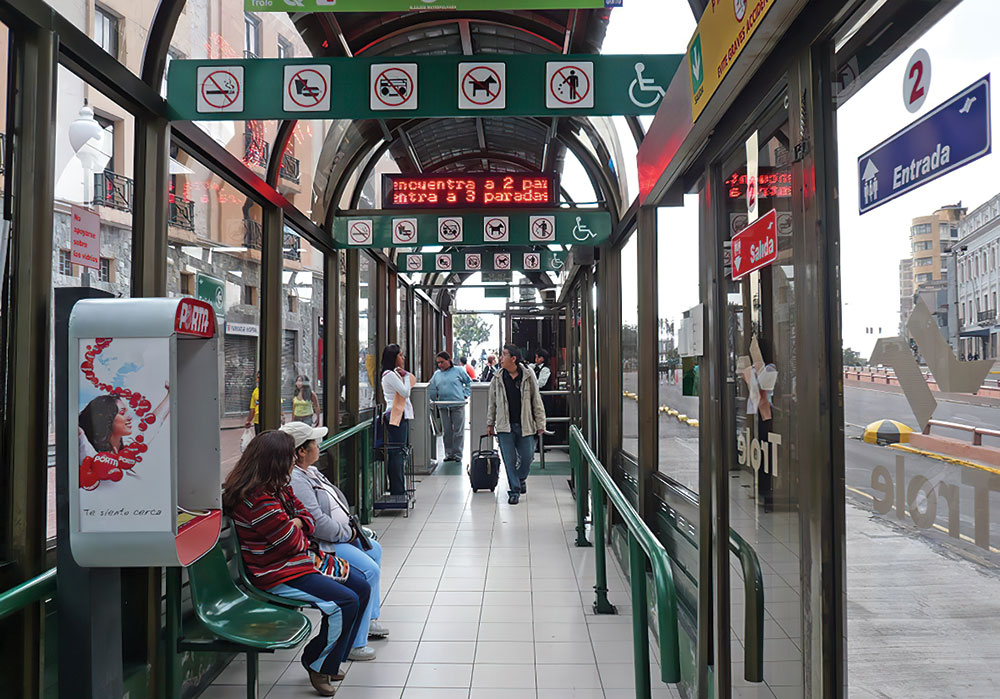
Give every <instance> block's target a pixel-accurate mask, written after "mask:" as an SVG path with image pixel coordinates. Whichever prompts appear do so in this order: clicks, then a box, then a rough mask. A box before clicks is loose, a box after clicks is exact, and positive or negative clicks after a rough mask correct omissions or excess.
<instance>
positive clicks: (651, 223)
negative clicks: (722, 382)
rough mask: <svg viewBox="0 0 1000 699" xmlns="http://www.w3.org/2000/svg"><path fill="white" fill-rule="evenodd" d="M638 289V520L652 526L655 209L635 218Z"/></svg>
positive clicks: (656, 393) (656, 363)
mask: <svg viewBox="0 0 1000 699" xmlns="http://www.w3.org/2000/svg"><path fill="white" fill-rule="evenodd" d="M635 235H636V236H637V243H638V246H637V247H638V257H639V270H638V272H639V274H638V288H639V289H642V290H643V291H644V292H645V293H640V294H639V337H638V343H639V376H638V379H639V386H640V388H639V389H638V391H639V411H638V412H639V455H638V456H639V463H638V467H639V468H638V473H637V474H636V475H637V477H638V481H639V482H638V491H639V492H638V498H639V501H638V508H637V509H638V510H639V516H640V517H641V518H642V519H643V520H644V521H646V522H647V523H649V522H651V520H652V515H651V514H650V510H651V508H650V504H649V503H650V502H651V497H650V487H651V486H652V482H653V481H652V477H653V474H654V473H656V472H657V471H658V470H659V460H660V454H659V451H660V449H659V445H660V439H659V426H660V422H659V412H658V404H659V385H660V384H659V381H658V377H657V374H658V368H659V356H658V354H659V353H658V349H659V348H658V342H659V337H658V332H657V320H658V319H657V313H658V309H657V293H656V289H657V258H656V255H657V251H656V209H653V208H649V207H645V206H644V207H641V208H640V209H639V215H638V230H637V231H636V233H635Z"/></svg>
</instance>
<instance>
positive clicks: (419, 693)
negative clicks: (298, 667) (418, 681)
mask: <svg viewBox="0 0 1000 699" xmlns="http://www.w3.org/2000/svg"><path fill="white" fill-rule="evenodd" d="M337 696H340V694H339V693H338V695H337ZM468 697H469V690H468V689H466V688H465V687H461V688H454V687H450V688H442V687H407V688H405V689H404V690H403V697H402V699H468Z"/></svg>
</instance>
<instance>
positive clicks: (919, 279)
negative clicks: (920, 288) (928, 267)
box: [917, 272, 934, 284]
mask: <svg viewBox="0 0 1000 699" xmlns="http://www.w3.org/2000/svg"><path fill="white" fill-rule="evenodd" d="M933 278H934V275H933V274H931V273H930V272H927V273H926V274H918V275H917V283H918V284H920V283H922V282H929V281H931V280H932V279H933Z"/></svg>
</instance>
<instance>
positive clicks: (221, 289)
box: [195, 273, 226, 317]
mask: <svg viewBox="0 0 1000 699" xmlns="http://www.w3.org/2000/svg"><path fill="white" fill-rule="evenodd" d="M195 296H197V297H198V298H199V299H201V300H202V301H206V302H207V303H210V304H212V308H213V309H214V310H215V315H217V316H220V317H221V316H224V315H225V314H226V285H225V283H224V282H223V281H222V280H221V279H216V278H215V277H210V276H208V275H207V274H200V273H199V274H197V275H195Z"/></svg>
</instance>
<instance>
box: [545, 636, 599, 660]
mask: <svg viewBox="0 0 1000 699" xmlns="http://www.w3.org/2000/svg"><path fill="white" fill-rule="evenodd" d="M535 660H536V662H537V663H539V664H542V665H570V664H572V665H577V664H584V665H594V664H595V663H596V660H595V658H594V649H593V648H592V647H591V645H590V643H589V642H573V643H550V642H544V641H536V642H535Z"/></svg>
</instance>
